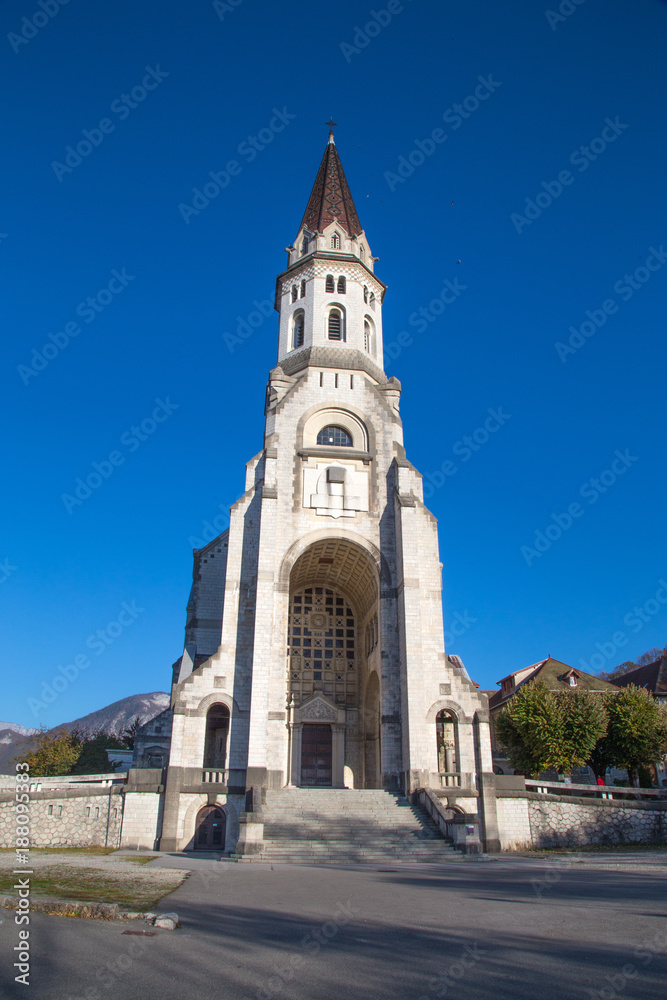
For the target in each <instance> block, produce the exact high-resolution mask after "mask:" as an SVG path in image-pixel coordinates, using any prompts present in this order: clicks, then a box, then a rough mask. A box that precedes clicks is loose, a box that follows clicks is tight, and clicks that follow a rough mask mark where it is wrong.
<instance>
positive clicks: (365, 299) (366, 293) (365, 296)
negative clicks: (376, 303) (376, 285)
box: [364, 285, 368, 302]
mask: <svg viewBox="0 0 667 1000" xmlns="http://www.w3.org/2000/svg"><path fill="white" fill-rule="evenodd" d="M364 302H368V286H367V285H364Z"/></svg>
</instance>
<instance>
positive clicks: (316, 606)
mask: <svg viewBox="0 0 667 1000" xmlns="http://www.w3.org/2000/svg"><path fill="white" fill-rule="evenodd" d="M289 590H290V596H289V622H288V634H287V653H288V656H287V660H288V665H287V678H286V681H287V699H288V703H289V704H290V708H291V712H290V728H291V734H290V736H291V738H290V761H289V762H288V773H289V774H290V775H291V776H292V781H293V783H294V784H297V785H313V784H315V785H321V786H327V785H329V786H331V785H333V786H340V785H342V784H343V774H344V773H345V774H347V775H348V776H349V780H350V782H351V783H353V784H354V786H355V787H356V788H363V787H369V788H377V787H378V785H379V783H380V773H381V765H380V758H379V745H380V744H379V715H380V687H379V682H378V673H377V671H376V670H375V669H374V666H375V660H376V659H377V657H379V648H377V647H378V643H377V641H376V642H375V644H373V645H370V644H369V642H368V634H369V627H370V628H371V631H373V630H374V634H377V631H378V620H379V607H378V593H379V591H378V574H377V568H376V566H375V563H374V561H373V559H372V558H371V556H370V555H369V554H368V552H366V550H365V549H363V548H362V547H361V546H360V545H358V544H356V543H355V542H352V541H350V540H348V539H346V538H330V537H327V538H323V539H320V540H318V541H316V542H314V543H313V544H312V545H311V546H309V548H307V549H306V551H305V552H303V553H302V554H301V556H299V558H298V559H297V560H296V562H295V564H294V566H293V567H292V571H291V573H290V581H289ZM371 671H372V673H373V677H374V678H375V680H374V681H373V682H372V683H371V685H370V692H371V693H370V695H368V697H369V698H370V699H371V702H372V707H371V708H370V712H371V714H372V715H373V718H374V720H376V721H374V722H373V723H372V724H370V723H369V722H368V718H370V716H368V713H367V712H366V709H365V707H364V705H363V704H362V692H364V691H367V689H369V684H368V677H369V675H370V673H371ZM311 706H314V707H315V709H314V710H315V715H314V717H312V718H311V715H313V713H312V712H310V711H309V708H310V707H311ZM318 713H319V714H318ZM306 720H307V721H306ZM371 730H372V732H371ZM367 733H369V735H370V740H369V741H368V742H369V743H370V744H371V746H370V747H369V750H368V751H366V749H365V744H366V742H367V741H366V734H367Z"/></svg>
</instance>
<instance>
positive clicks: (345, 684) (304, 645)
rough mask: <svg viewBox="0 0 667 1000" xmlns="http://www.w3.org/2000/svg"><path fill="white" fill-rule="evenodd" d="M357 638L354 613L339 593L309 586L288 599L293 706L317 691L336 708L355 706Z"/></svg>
mask: <svg viewBox="0 0 667 1000" xmlns="http://www.w3.org/2000/svg"><path fill="white" fill-rule="evenodd" d="M356 633H357V629H356V627H355V616H354V612H353V610H352V608H351V607H350V604H349V602H348V599H347V597H344V596H343V594H341V593H340V592H339V591H337V590H330V589H328V588H327V587H318V586H312V587H305V588H301V589H299V590H297V591H296V592H294V593H292V594H291V595H290V610H289V632H288V640H287V641H288V652H289V663H288V671H289V672H288V680H287V691H288V694H289V695H290V696H291V697H293V698H294V700H295V702H296V704H297V705H299V704H300V703H301V702H303V701H305V700H306V699H308V698H312V696H313V694H314V693H315V692H316V691H318V690H320V691H322V690H323V691H324V694H325V697H328V698H330V699H331V700H332V701H333V700H334V699H335V701H336V704H337V705H339V706H340V707H341V708H345V706H346V705H348V706H350V707H353V706H354V705H356V704H357V697H358V676H357V669H356V665H357V658H358V654H359V650H358V649H357V638H358V637H357V634H356ZM304 728H307V727H305V726H304Z"/></svg>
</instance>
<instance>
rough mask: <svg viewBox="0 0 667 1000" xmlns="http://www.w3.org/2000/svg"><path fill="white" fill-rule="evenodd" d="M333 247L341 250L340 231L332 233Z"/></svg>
mask: <svg viewBox="0 0 667 1000" xmlns="http://www.w3.org/2000/svg"><path fill="white" fill-rule="evenodd" d="M331 249H332V250H340V233H332V234H331Z"/></svg>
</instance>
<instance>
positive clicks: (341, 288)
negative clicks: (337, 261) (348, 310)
mask: <svg viewBox="0 0 667 1000" xmlns="http://www.w3.org/2000/svg"><path fill="white" fill-rule="evenodd" d="M338 294H339V295H345V277H344V276H343V275H342V274H341V276H340V278H339V279H338Z"/></svg>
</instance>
